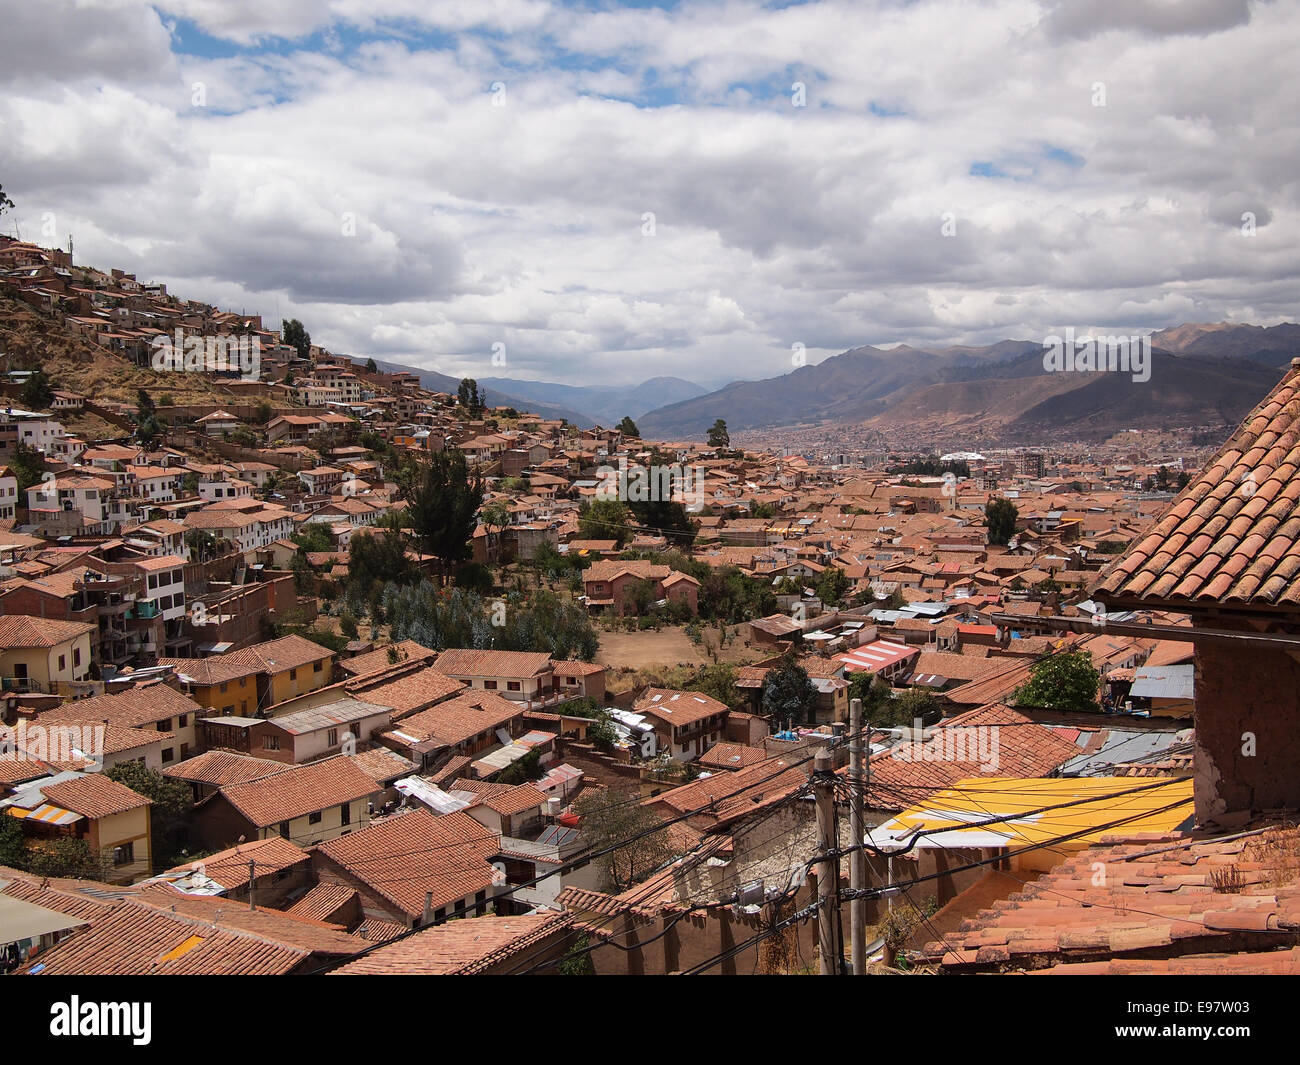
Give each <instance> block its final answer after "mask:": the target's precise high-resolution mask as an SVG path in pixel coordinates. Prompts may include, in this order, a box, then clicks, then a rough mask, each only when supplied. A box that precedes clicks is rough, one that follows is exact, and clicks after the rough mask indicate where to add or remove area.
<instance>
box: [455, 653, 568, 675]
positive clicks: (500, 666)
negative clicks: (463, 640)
mask: <svg viewBox="0 0 1300 1065" xmlns="http://www.w3.org/2000/svg"><path fill="white" fill-rule="evenodd" d="M433 668H434V669H436V670H437V671H438V672H439V673H442V674H444V675H445V676H448V677H534V676H536V675H537V674H539V673H549V672H550V670H551V656H550V655H548V654H545V653H544V652H541V651H478V650H473V649H470V648H463V647H449V648H447V650H445V651H443V652H442V654H440V655H439V656H438V660H437V661H436V662H435V663H434V665H433Z"/></svg>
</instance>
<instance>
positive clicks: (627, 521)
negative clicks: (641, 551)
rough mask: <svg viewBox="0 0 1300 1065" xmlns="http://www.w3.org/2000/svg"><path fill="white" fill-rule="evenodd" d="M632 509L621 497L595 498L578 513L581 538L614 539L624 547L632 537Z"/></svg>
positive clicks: (579, 536)
mask: <svg viewBox="0 0 1300 1065" xmlns="http://www.w3.org/2000/svg"><path fill="white" fill-rule="evenodd" d="M631 524H632V514H631V511H629V510H628V509H627V504H626V503H624V502H623V501H622V500H621V499H593V500H592V501H591V502H590V503H587V504H586V505H584V506H583V508H582V510H581V511H580V512H579V514H578V538H579V539H580V540H614V541H616V542H617V543H618V546H619V547H622V546H623V545H624V544H625V543H627V542H628V541H629V540H631V539H632V530H631V528H630V526H631Z"/></svg>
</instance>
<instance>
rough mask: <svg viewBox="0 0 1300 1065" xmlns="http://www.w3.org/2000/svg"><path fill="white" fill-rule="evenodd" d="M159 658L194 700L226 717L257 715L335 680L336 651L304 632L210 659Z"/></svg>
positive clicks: (210, 657)
mask: <svg viewBox="0 0 1300 1065" xmlns="http://www.w3.org/2000/svg"><path fill="white" fill-rule="evenodd" d="M158 661H159V662H160V663H161V664H163V665H169V666H172V667H173V668H174V669H175V670H176V676H177V678H178V679H179V680H180V681H181V683H182V685H183V686H184V688H185V692H186V694H187V695H189V697H190V698H191V699H193V700H194V701H195V702H196V703H198V704H199V705H200V706H207V707H211V708H212V709H213V710H216V711H217V712H218V713H219V714H222V715H224V716H232V715H233V716H236V717H256V716H258V714H259V712H261V711H264V710H266V709H268V708H269V707H272V706H274V705H276V704H277V703H282V702H284V701H285V700H287V699H293V698H296V697H297V696H300V695H304V694H306V693H307V692H312V691H315V690H316V689H317V688H323V687H325V686H326V685H327V684H330V683H331V682H332V681H333V679H334V652H333V651H331V650H330V649H329V648H328V647H322V646H321V645H320V644H318V643H312V641H311V640H308V639H305V638H303V637H302V636H284V637H281V638H280V639H278V640H268V641H267V642H266V643H258V644H254V645H253V646H251V647H244V648H242V649H240V650H238V651H229V652H227V653H226V654H219V655H211V656H209V657H208V658H160V659H159V660H158Z"/></svg>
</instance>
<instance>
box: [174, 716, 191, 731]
mask: <svg viewBox="0 0 1300 1065" xmlns="http://www.w3.org/2000/svg"><path fill="white" fill-rule="evenodd" d="M189 723H190V715H189V714H181V716H180V717H178V718H177V719H176V727H177V728H184V727H185V726H186V725H188V724H189Z"/></svg>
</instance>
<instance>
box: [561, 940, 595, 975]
mask: <svg viewBox="0 0 1300 1065" xmlns="http://www.w3.org/2000/svg"><path fill="white" fill-rule="evenodd" d="M591 949H592V948H591V940H590V939H589V938H588V937H587V933H586V932H583V933H582V935H580V936H578V938H577V939H575V940H574V941H573V946H571V947H570V948H569V949H568V950H567V951H565V952H564V957H563V958H561V959H560V960H559V961H558V962H557V963H556V965H555V971H556V973H557V974H558V975H560V976H595V975H596V966H595V965H594V964H593V963H592V960H591Z"/></svg>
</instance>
